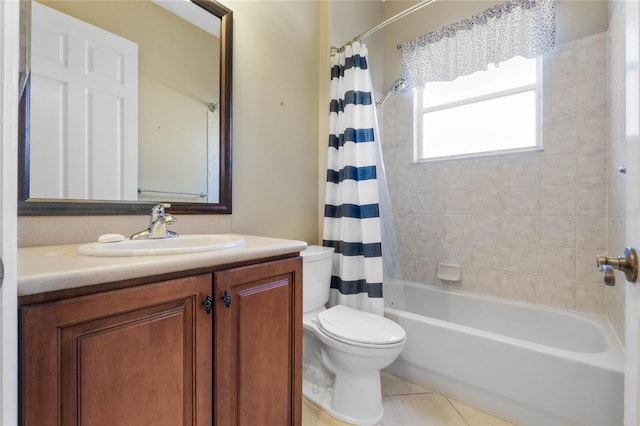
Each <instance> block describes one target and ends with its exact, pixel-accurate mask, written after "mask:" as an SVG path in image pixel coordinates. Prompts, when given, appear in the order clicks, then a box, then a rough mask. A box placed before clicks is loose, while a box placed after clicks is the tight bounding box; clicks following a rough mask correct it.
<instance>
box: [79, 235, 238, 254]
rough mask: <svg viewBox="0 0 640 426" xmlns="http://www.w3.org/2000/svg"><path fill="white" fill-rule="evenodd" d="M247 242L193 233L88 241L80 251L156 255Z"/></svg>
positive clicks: (227, 247)
mask: <svg viewBox="0 0 640 426" xmlns="http://www.w3.org/2000/svg"><path fill="white" fill-rule="evenodd" d="M244 243H245V241H244V238H242V237H239V236H237V235H230V234H191V235H180V236H178V237H174V238H160V239H148V240H128V239H126V240H124V241H116V242H112V243H99V242H98V243H89V244H83V245H81V246H80V247H78V249H77V253H78V254H82V255H85V256H155V255H161V254H183V253H196V252H202V251H211V250H226V249H230V248H234V247H240V246H242V245H244Z"/></svg>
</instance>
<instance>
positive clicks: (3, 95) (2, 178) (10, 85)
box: [0, 1, 20, 425]
mask: <svg viewBox="0 0 640 426" xmlns="http://www.w3.org/2000/svg"><path fill="white" fill-rule="evenodd" d="M19 5H20V2H17V1H0V117H1V119H0V238H1V241H2V243H1V244H0V257H1V258H2V260H3V263H4V266H5V268H4V269H5V273H4V280H3V282H2V284H1V286H0V371H1V372H2V373H1V374H0V424H1V425H16V424H18V314H17V305H18V297H17V285H16V265H17V260H16V252H17V234H16V228H17V217H16V211H17V210H16V203H17V185H16V178H15V177H16V172H17V166H18V162H17V159H18V155H17V152H18V22H19V12H20V11H19Z"/></svg>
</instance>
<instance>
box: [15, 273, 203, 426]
mask: <svg viewBox="0 0 640 426" xmlns="http://www.w3.org/2000/svg"><path fill="white" fill-rule="evenodd" d="M211 290H212V277H211V275H202V276H197V277H189V278H183V279H176V280H171V281H164V282H160V283H156V284H151V285H144V286H140V287H132V288H127V289H122V290H115V291H111V292H105V293H99V294H94V295H90V296H85V297H77V298H71V299H67V300H63V301H59V302H54V303H51V304H45V305H36V306H32V307H30V306H26V307H23V308H22V309H21V373H22V378H23V387H22V390H21V397H22V398H21V413H22V423H23V424H24V425H27V426H30V425H38V426H45V425H91V426H98V425H105V426H113V425H136V426H138V425H154V426H157V425H167V426H176V425H211V423H212V346H211V345H212V343H211V338H212V315H209V314H208V313H207V312H206V310H205V308H204V306H203V301H204V299H205V298H206V297H207V295H210V294H211Z"/></svg>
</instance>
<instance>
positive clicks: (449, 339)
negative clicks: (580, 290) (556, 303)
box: [385, 282, 624, 426]
mask: <svg viewBox="0 0 640 426" xmlns="http://www.w3.org/2000/svg"><path fill="white" fill-rule="evenodd" d="M385 299H386V303H387V305H389V306H387V307H386V308H385V315H386V316H387V317H388V318H391V319H392V320H394V321H396V322H398V323H399V324H400V325H401V326H402V327H404V329H405V330H406V333H407V342H406V347H405V350H404V352H403V353H402V354H401V355H400V356H399V357H398V359H397V360H396V361H395V362H394V363H393V364H392V365H391V366H389V367H388V368H387V369H386V370H387V371H389V372H390V373H392V374H395V375H397V376H400V377H403V378H405V379H406V380H409V381H411V382H413V383H417V384H419V385H422V386H424V387H426V388H429V389H432V390H434V391H436V392H440V393H443V394H445V395H448V396H451V397H453V398H454V399H458V400H460V401H461V402H466V403H467V404H469V405H472V406H475V407H478V408H481V409H484V410H486V411H488V412H490V413H493V414H496V415H498V416H501V417H503V418H505V419H508V420H511V421H513V422H515V423H517V424H521V425H597V426H602V425H607V426H613V425H622V423H623V420H622V417H623V386H624V371H623V369H624V367H623V366H624V356H623V352H622V348H621V346H620V344H619V342H618V341H617V339H616V338H615V336H614V335H613V332H612V331H611V328H610V326H609V325H608V323H607V321H606V320H605V319H604V318H602V317H600V316H597V315H584V314H579V313H574V312H570V311H565V310H560V309H553V308H545V307H540V306H538V305H531V304H527V303H520V302H511V301H507V300H505V299H499V298H495V297H486V296H479V295H472V294H468V293H462V292H454V291H447V290H443V289H440V288H437V287H433V286H428V285H423V284H413V283H407V282H403V283H387V282H385Z"/></svg>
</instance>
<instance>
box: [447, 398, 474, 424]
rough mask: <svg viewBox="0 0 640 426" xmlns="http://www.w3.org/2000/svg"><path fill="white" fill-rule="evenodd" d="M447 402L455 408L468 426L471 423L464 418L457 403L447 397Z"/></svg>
mask: <svg viewBox="0 0 640 426" xmlns="http://www.w3.org/2000/svg"><path fill="white" fill-rule="evenodd" d="M445 398H446V399H447V402H448V403H449V405H450V406H451V407H453V409H454V410H455V411H456V413H458V415H459V416H460V418H461V419H462V421H463V422H465V423H466V424H467V425H468V426H470V425H471V424H470V423H469V422H468V421H467V419H465V418H464V416H463V415H462V413H461V412H460V411H459V410H458V408H457V407H456V406H455V404H454V403H453V402H451V399H450V398H448V397H446V396H445Z"/></svg>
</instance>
